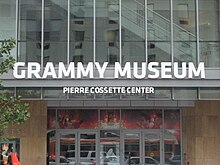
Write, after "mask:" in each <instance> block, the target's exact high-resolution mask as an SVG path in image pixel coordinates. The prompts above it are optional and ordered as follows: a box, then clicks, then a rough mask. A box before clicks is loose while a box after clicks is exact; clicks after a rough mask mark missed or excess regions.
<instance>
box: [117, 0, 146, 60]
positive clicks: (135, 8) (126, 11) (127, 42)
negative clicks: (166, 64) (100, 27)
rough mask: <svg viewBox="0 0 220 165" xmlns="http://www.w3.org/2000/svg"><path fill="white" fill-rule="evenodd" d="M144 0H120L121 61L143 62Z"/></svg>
mask: <svg viewBox="0 0 220 165" xmlns="http://www.w3.org/2000/svg"><path fill="white" fill-rule="evenodd" d="M144 6H145V4H144V0H137V1H133V0H122V6H121V8H122V11H121V15H122V16H121V21H122V25H121V26H122V43H121V45H122V62H123V63H125V62H128V61H131V62H139V63H141V62H145V61H146V55H145V54H146V53H145V39H146V37H145V14H144V13H145V7H144Z"/></svg>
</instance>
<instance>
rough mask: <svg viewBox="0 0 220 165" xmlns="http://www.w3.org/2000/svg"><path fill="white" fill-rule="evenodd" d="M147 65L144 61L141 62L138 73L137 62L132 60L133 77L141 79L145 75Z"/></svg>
mask: <svg viewBox="0 0 220 165" xmlns="http://www.w3.org/2000/svg"><path fill="white" fill-rule="evenodd" d="M146 72H147V67H146V62H142V65H141V74H138V63H137V62H134V77H135V78H137V79H143V78H145V76H146Z"/></svg>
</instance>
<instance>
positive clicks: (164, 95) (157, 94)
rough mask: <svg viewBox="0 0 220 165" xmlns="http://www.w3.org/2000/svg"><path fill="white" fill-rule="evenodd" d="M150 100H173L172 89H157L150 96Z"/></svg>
mask: <svg viewBox="0 0 220 165" xmlns="http://www.w3.org/2000/svg"><path fill="white" fill-rule="evenodd" d="M148 98H149V99H161V100H163V99H164V100H170V99H171V88H155V90H154V93H151V94H148Z"/></svg>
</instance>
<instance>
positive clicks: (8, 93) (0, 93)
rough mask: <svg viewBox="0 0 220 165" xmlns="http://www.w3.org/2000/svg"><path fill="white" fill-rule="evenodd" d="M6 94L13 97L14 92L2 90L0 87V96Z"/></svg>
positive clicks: (11, 89)
mask: <svg viewBox="0 0 220 165" xmlns="http://www.w3.org/2000/svg"><path fill="white" fill-rule="evenodd" d="M2 94H6V95H8V96H14V95H15V90H14V88H4V87H2V86H0V95H2Z"/></svg>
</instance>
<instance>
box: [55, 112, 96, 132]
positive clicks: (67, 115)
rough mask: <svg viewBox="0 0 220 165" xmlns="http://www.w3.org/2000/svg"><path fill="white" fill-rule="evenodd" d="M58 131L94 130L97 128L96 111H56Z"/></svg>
mask: <svg viewBox="0 0 220 165" xmlns="http://www.w3.org/2000/svg"><path fill="white" fill-rule="evenodd" d="M57 120H58V123H57V125H58V128H59V129H96V128H97V127H98V110H82V109H81V110H75V109H72V110H71V109H69V110H67V109H66V110H58V112H57Z"/></svg>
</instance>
